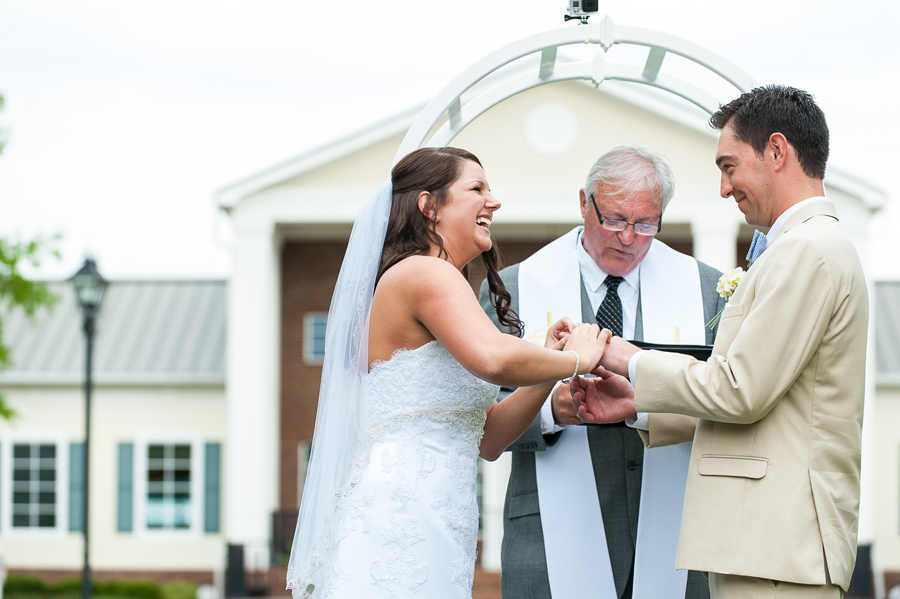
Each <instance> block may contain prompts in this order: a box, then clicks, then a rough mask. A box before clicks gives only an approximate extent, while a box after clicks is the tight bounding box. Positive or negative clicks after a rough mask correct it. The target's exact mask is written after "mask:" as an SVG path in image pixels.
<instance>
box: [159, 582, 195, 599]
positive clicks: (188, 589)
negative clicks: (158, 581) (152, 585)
mask: <svg viewBox="0 0 900 599" xmlns="http://www.w3.org/2000/svg"><path fill="white" fill-rule="evenodd" d="M161 590H162V596H163V599H195V598H196V597H197V585H195V584H191V583H189V582H184V581H183V580H173V581H172V582H167V583H166V584H164V585H162V589H161Z"/></svg>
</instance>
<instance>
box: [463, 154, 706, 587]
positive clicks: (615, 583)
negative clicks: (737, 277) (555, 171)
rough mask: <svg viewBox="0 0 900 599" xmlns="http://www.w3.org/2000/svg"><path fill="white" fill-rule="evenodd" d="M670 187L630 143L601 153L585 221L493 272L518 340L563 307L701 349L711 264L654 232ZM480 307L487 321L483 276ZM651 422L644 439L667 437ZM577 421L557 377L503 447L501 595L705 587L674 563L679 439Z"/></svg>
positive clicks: (660, 165)
mask: <svg viewBox="0 0 900 599" xmlns="http://www.w3.org/2000/svg"><path fill="white" fill-rule="evenodd" d="M673 193H674V177H673V175H672V172H671V170H670V169H669V166H668V165H667V164H666V162H665V161H664V160H663V159H662V158H661V157H660V156H658V155H655V154H652V153H650V152H648V151H646V150H644V149H642V148H635V147H620V148H615V149H613V150H611V151H609V152H607V153H606V154H604V155H603V156H601V157H600V158H599V159H598V160H597V162H596V163H595V164H594V165H593V167H592V169H591V171H590V173H589V175H588V178H587V183H586V185H585V187H584V189H582V190H581V191H580V203H581V215H582V217H583V219H584V226H583V227H578V228H576V229H574V230H573V231H571V232H570V233H568V234H567V235H564V236H563V237H561V238H559V239H557V240H556V241H554V242H552V243H551V244H549V245H548V246H546V247H545V248H543V249H541V250H540V251H538V252H537V253H536V254H535V255H533V256H532V257H530V258H528V259H527V260H525V261H524V262H522V263H521V264H517V265H513V266H511V267H509V268H506V269H504V270H503V271H502V272H501V273H500V275H501V277H502V278H503V280H504V283H505V284H506V288H507V289H508V290H509V292H510V294H511V296H512V308H513V309H514V310H516V311H517V312H518V314H519V316H520V318H522V320H523V321H524V323H525V335H526V338H529V339H530V340H531V341H534V342H535V343H542V341H543V333H544V331H545V330H546V327H547V326H549V323H550V322H552V321H554V320H556V319H558V318H560V317H562V316H569V317H571V318H572V319H573V320H576V321H579V320H580V321H582V322H599V323H600V324H601V326H604V327H608V328H610V329H611V330H613V331H614V332H616V333H617V334H619V335H624V336H625V337H626V338H628V339H646V340H647V341H655V342H660V343H677V342H679V341H680V342H681V343H693V344H711V343H712V341H713V336H714V333H713V332H712V331H710V330H708V329H706V328H705V327H704V323H706V322H707V321H708V320H709V319H710V318H712V317H713V315H715V314H716V312H717V311H718V310H719V309H720V308H721V307H722V306H723V305H724V303H723V302H724V300H722V298H720V297H719V296H718V294H717V293H716V290H715V287H716V283H717V281H718V277H719V274H720V273H719V272H718V271H716V270H714V269H712V268H710V267H709V266H707V265H705V264H702V263H699V262H697V261H696V260H694V259H693V258H690V257H688V256H684V255H682V254H679V253H677V252H675V251H673V250H671V249H670V248H668V247H667V246H665V245H664V244H662V243H661V242H659V241H656V240H655V239H654V235H655V234H656V233H657V231H658V230H659V227H660V225H661V222H662V213H663V211H664V209H665V206H666V204H667V203H668V201H669V200H670V199H671V197H672V195H673ZM481 303H482V306H483V307H484V308H485V311H486V312H487V313H488V314H489V315H491V316H492V318H494V320H495V324H496V316H494V314H495V310H493V309H492V308H491V307H490V304H489V300H488V294H487V289H486V285H482V288H481ZM509 392H510V390H509V389H504V390H501V399H502V398H503V397H505V396H506V395H507V394H508V393H509ZM677 418H680V417H677ZM681 421H682V423H684V427H683V428H682V429H681V430H677V427H676V429H675V433H674V434H675V437H674V438H675V439H676V442H681V441H690V439H691V438H692V435H693V428H694V425H695V420H694V419H687V418H681ZM653 422H654V421H653V420H651V435H657V434H663V435H666V431H662V430H658V431H657V430H654V426H652V425H653ZM581 424H582V422H581V421H580V420H578V418H577V417H576V414H575V409H574V407H573V403H572V395H571V392H570V390H569V387H568V386H567V385H563V386H558V387H557V388H556V389H555V390H554V392H553V394H552V395H551V397H549V398H548V400H547V402H546V404H545V406H544V410H543V411H542V413H541V414H540V415H539V416H538V417H537V418H536V419H535V421H534V423H533V424H532V426H531V427H530V428H529V430H528V431H526V432H525V434H523V435H522V437H521V438H520V439H519V440H518V441H516V442H515V443H514V444H513V445H512V446H510V448H509V449H510V450H511V451H512V452H513V454H512V472H511V475H510V480H509V486H508V489H507V495H506V504H505V508H504V537H503V546H502V555H501V560H502V571H503V576H502V589H503V596H504V598H506V599H549V598H550V597H551V594H552V596H553V597H564V598H566V599H579V598H582V597H584V598H597V599H614V598H631V597H632V596H633V597H634V598H635V599H638V598H640V599H643V598H645V597H652V598H653V599H667V598H670V599H683V598H684V597H685V596H687V597H689V598H690V599H700V598H702V597H706V596H708V595H707V593H708V590H707V583H706V581H705V579H704V578H703V577H702V575H700V574H699V573H697V572H693V573H691V576H690V578H689V579H688V578H687V577H686V575H685V573H683V572H682V573H676V572H675V569H674V561H675V544H676V542H677V534H678V524H679V522H680V515H681V505H680V497H681V495H682V494H683V488H684V481H685V476H686V468H687V459H688V456H689V453H690V444H684V445H680V446H675V447H674V448H672V450H671V451H670V453H669V454H666V453H664V451H665V450H663V451H660V450H652V451H648V452H646V453H645V452H644V448H643V444H642V443H641V440H640V437H639V435H638V433H637V431H636V430H633V429H631V428H628V427H626V426H624V425H622V426H618V425H609V426H575V425H581ZM665 438H666V437H665V436H664V437H663V439H665ZM669 442H671V440H670V441H669ZM651 454H657V455H656V457H657V458H658V459H657V460H656V461H655V462H654V461H653V460H650V459H649V457H650V455H651ZM645 458H647V459H645ZM642 487H643V488H642ZM586 516H587V517H586ZM639 519H640V522H639ZM654 585H657V586H654Z"/></svg>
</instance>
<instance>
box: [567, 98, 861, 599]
mask: <svg viewBox="0 0 900 599" xmlns="http://www.w3.org/2000/svg"><path fill="white" fill-rule="evenodd" d="M710 123H711V124H712V125H713V126H714V127H715V128H717V129H719V130H721V134H720V136H719V144H718V148H717V149H716V164H717V165H718V167H719V169H720V171H721V174H722V182H721V195H722V197H729V196H730V197H732V198H734V199H735V201H736V202H737V204H738V208H739V209H740V210H741V212H743V213H744V216H745V218H746V220H747V222H748V223H750V224H754V225H759V226H763V227H769V231H768V234H767V235H765V236H762V235H758V236H757V237H759V240H758V241H757V242H756V243H755V244H754V246H755V247H756V248H758V249H757V250H756V252H755V253H754V256H752V258H753V260H752V263H751V266H750V268H749V270H748V272H747V273H746V274H745V275H744V277H743V280H741V282H740V283H739V284H738V286H737V289H736V291H735V292H734V295H732V297H731V300H730V302H729V304H728V307H727V308H726V309H725V311H724V312H723V314H722V319H721V321H720V323H719V334H718V339H717V340H716V344H715V348H714V349H713V355H712V357H711V358H710V359H709V360H707V361H706V362H699V361H697V360H694V359H692V358H690V357H687V356H684V355H681V354H667V353H662V352H655V351H649V352H638V350H637V348H636V347H634V346H632V345H630V344H628V343H627V342H625V341H622V339H618V340H614V342H613V343H612V344H611V345H610V347H609V348H607V351H606V353H605V354H604V356H603V361H602V363H603V365H604V366H605V367H606V368H608V369H610V370H612V371H614V372H617V373H619V374H620V375H626V374H629V373H630V375H631V376H630V378H631V380H632V381H633V382H634V391H633V393H632V392H627V393H622V392H621V391H622V390H621V389H620V388H617V389H616V390H615V392H614V393H612V394H610V393H608V391H609V389H606V388H605V383H602V382H598V379H591V380H590V381H587V380H585V381H586V382H585V381H581V383H580V384H573V386H574V387H576V388H578V395H579V397H580V396H581V395H582V394H584V393H587V397H586V399H587V404H583V405H582V404H580V406H581V407H580V409H581V410H585V409H587V410H588V411H587V412H582V413H583V414H584V416H585V418H586V419H590V420H593V421H599V420H602V421H615V420H621V419H622V418H623V417H628V416H631V417H634V416H635V413H634V411H635V409H637V410H641V411H646V412H676V413H681V414H687V415H691V416H696V417H697V418H699V419H700V420H699V421H698V424H697V431H696V436H695V437H694V448H693V454H692V455H691V468H690V471H689V475H688V485H687V493H686V496H685V502H684V522H683V524H682V528H681V538H680V539H679V542H678V559H677V565H678V567H679V568H692V569H697V570H703V571H707V572H709V586H710V594H711V596H712V597H713V599H718V598H720V597H728V598H738V599H740V598H744V597H785V598H787V597H814V598H819V597H821V598H826V597H827V598H831V599H838V598H839V597H842V596H843V593H844V591H845V590H846V589H847V587H848V586H849V584H850V577H851V575H852V573H853V567H854V563H855V560H856V535H857V524H858V518H859V493H860V487H859V477H860V453H861V443H862V419H863V393H864V389H865V377H864V373H865V366H866V327H867V322H868V300H867V291H866V281H865V277H864V276H863V271H862V267H861V265H860V261H859V257H858V256H857V253H856V249H855V248H854V247H853V244H852V243H851V241H850V240H849V239H848V238H847V236H846V235H845V234H844V233H843V232H842V231H841V229H840V227H839V226H838V222H837V214H836V212H835V207H834V204H832V203H831V202H830V201H828V200H827V199H826V198H825V197H824V191H825V190H824V186H823V184H822V179H823V177H824V174H825V163H826V160H827V159H828V126H827V125H826V123H825V115H824V114H823V113H822V111H821V110H820V109H819V107H818V106H817V105H816V104H815V102H814V101H813V98H812V96H810V95H809V94H808V93H806V92H804V91H801V90H798V89H795V88H791V87H784V86H775V85H772V86H767V87H761V88H757V89H754V90H752V91H750V92H747V93H745V94H743V95H742V96H740V97H739V98H737V99H735V100H733V101H732V102H730V103H729V104H727V105H725V106H723V107H721V108H720V109H719V111H718V112H717V113H715V114H714V115H713V116H712V118H711V119H710ZM609 380H612V379H609ZM663 390H664V392H663ZM601 392H602V394H605V395H606V398H605V399H604V400H602V401H600V399H601V398H600V394H601Z"/></svg>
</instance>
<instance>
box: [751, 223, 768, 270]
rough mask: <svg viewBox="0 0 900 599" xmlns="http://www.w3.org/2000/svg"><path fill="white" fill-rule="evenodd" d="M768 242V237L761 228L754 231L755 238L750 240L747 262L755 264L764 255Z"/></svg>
mask: <svg viewBox="0 0 900 599" xmlns="http://www.w3.org/2000/svg"><path fill="white" fill-rule="evenodd" d="M768 242H769V240H768V238H767V237H766V236H765V235H763V234H762V233H760V232H759V230H756V231H753V240H752V241H751V242H750V251H748V252H747V262H749V264H753V263H754V262H756V259H757V258H759V257H760V256H762V253H763V252H764V251H766V245H767V244H768Z"/></svg>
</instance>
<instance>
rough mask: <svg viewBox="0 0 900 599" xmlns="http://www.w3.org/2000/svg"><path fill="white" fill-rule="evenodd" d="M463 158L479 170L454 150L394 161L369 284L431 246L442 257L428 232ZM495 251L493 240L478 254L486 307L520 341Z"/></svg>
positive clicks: (438, 239) (430, 150)
mask: <svg viewBox="0 0 900 599" xmlns="http://www.w3.org/2000/svg"><path fill="white" fill-rule="evenodd" d="M467 160H471V161H472V162H474V163H476V164H478V165H479V166H481V161H480V160H478V158H477V157H476V156H475V155H474V154H472V153H471V152H467V151H466V150H460V149H459V148H451V147H445V148H420V149H418V150H416V151H414V152H411V153H409V154H407V155H406V156H404V157H403V158H402V159H400V162H398V163H397V164H396V166H394V168H393V170H392V171H391V185H392V194H393V195H392V198H391V215H390V217H389V220H388V226H387V232H386V233H385V236H384V249H383V250H382V252H381V267H380V268H379V270H378V277H377V278H376V279H375V285H378V281H379V280H381V277H382V275H384V273H385V272H387V270H388V269H389V268H390V267H392V266H393V265H395V264H397V263H398V262H400V261H401V260H403V259H404V258H408V257H409V256H422V255H428V253H429V252H430V251H431V248H432V247H437V248H438V256H440V257H442V258H443V257H447V256H449V254H448V253H447V250H446V249H445V248H444V242H443V240H442V239H441V236H440V235H438V234H437V232H436V231H435V230H434V223H435V218H436V217H437V215H438V214H439V212H440V209H441V207H442V206H443V205H444V204H446V203H447V200H448V199H450V186H451V185H452V184H453V183H454V182H455V181H456V180H457V179H459V177H460V176H461V175H462V169H463V166H464V165H465V162H466V161H467ZM423 191H427V192H429V196H428V205H427V206H426V211H427V212H428V213H429V214H428V216H426V215H425V214H423V213H422V211H421V210H419V204H418V201H419V194H420V193H422V192H423ZM499 254H500V252H499V250H498V249H497V244H496V242H494V243H493V244H492V246H491V249H489V250H487V251H486V252H482V253H481V260H482V262H484V266H485V270H486V271H487V281H488V288H489V289H490V298H491V305H492V306H494V309H495V310H496V311H497V320H498V321H499V322H500V324H502V325H504V326H506V327H511V328H512V329H515V330H518V331H519V336H520V337H521V335H522V331H523V330H524V326H523V324H522V321H521V320H519V316H518V315H517V314H516V312H515V311H514V310H512V309H511V308H510V307H509V305H510V302H511V298H510V295H509V291H507V290H506V286H505V285H504V284H503V280H502V279H501V278H500V274H499V272H498V271H499V266H500V255H499ZM462 272H463V276H465V277H467V278H468V266H466V267H465V268H463V271H462Z"/></svg>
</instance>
